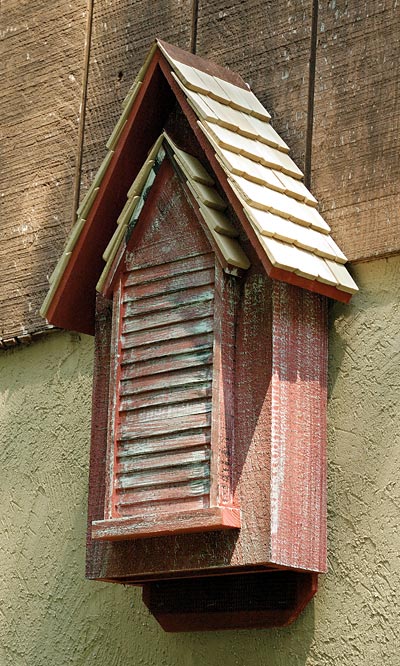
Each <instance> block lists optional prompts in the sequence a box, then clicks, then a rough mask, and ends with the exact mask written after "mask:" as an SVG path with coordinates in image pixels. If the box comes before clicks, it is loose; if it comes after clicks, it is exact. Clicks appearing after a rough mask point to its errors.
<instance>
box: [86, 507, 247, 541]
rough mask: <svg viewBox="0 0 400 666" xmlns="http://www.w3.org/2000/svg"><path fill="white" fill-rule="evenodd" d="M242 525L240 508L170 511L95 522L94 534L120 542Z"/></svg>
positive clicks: (98, 537)
mask: <svg viewBox="0 0 400 666" xmlns="http://www.w3.org/2000/svg"><path fill="white" fill-rule="evenodd" d="M239 527H240V511H239V509H228V508H208V509H197V510H192V511H188V512H185V511H179V512H175V513H171V514H166V515H164V516H163V517H162V520H160V518H159V516H158V514H154V513H153V514H149V516H146V517H142V516H139V517H137V518H124V519H119V520H117V519H116V520H100V521H95V522H94V523H93V526H92V537H93V539H98V540H112V541H120V540H123V539H135V538H142V537H143V536H147V537H152V536H168V535H171V534H180V533H182V532H183V533H184V534H191V533H194V532H208V531H216V530H218V531H220V530H231V529H238V528H239Z"/></svg>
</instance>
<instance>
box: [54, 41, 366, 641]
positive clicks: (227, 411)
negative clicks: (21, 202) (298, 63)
mask: <svg viewBox="0 0 400 666" xmlns="http://www.w3.org/2000/svg"><path fill="white" fill-rule="evenodd" d="M107 149H108V153H107V155H106V158H105V160H104V162H103V164H102V165H101V167H100V169H99V172H98V174H97V176H96V177H95V179H94V182H93V184H92V186H91V188H90V189H89V191H88V192H87V194H86V197H85V199H84V200H83V202H82V204H81V205H80V208H79V209H78V213H77V222H76V225H75V227H74V228H73V230H72V232H71V235H70V238H69V241H68V244H67V247H66V249H65V252H64V254H63V256H62V257H61V259H60V262H59V264H58V266H57V267H56V269H55V271H54V273H53V275H52V277H51V279H50V283H51V284H50V290H49V293H48V296H47V298H46V300H45V303H44V305H43V308H42V313H43V315H44V316H46V317H47V319H48V320H49V321H50V322H51V323H52V324H54V325H57V326H61V327H63V328H68V329H72V330H77V331H81V332H84V333H89V334H92V335H93V334H94V336H95V363H94V382H93V408H92V443H91V455H90V482H89V522H88V536H87V575H88V577H89V578H91V579H96V580H102V581H112V582H120V583H123V584H125V585H142V586H143V599H144V602H145V604H146V605H147V606H148V608H149V609H150V611H151V612H152V613H153V614H154V615H155V617H156V618H157V619H158V621H159V622H160V624H161V625H162V626H163V627H164V628H165V629H166V630H168V631H185V630H186V631H187V630H201V629H221V628H235V627H236V628H240V627H246V628H250V627H268V626H279V625H284V624H288V623H289V622H291V621H292V620H293V619H294V618H295V617H297V615H298V614H299V613H300V611H301V610H302V609H303V608H304V606H305V605H306V604H307V603H308V601H309V600H310V599H311V598H312V596H313V594H314V593H315V591H316V588H317V575H318V573H320V572H323V571H325V570H326V460H325V458H326V390H327V389H326V387H327V376H326V373H327V332H328V330H327V302H328V298H334V299H338V300H341V301H344V302H348V301H349V299H350V298H351V295H352V293H354V292H355V291H356V290H357V287H356V285H355V284H354V282H353V280H352V278H351V276H350V274H349V273H348V271H347V269H346V268H345V265H344V264H345V262H346V257H345V256H344V255H343V253H342V252H341V250H340V249H339V247H338V246H337V245H336V243H335V242H334V240H333V239H332V238H331V236H330V229H329V227H328V225H327V224H326V222H325V221H324V220H323V218H322V217H321V215H320V214H319V213H318V210H317V202H316V200H315V198H314V197H313V195H312V194H311V193H310V192H309V191H308V189H307V188H306V187H305V186H304V184H303V182H302V173H301V171H300V170H299V169H298V167H297V166H296V165H295V163H294V162H293V161H292V159H291V158H290V156H289V154H288V153H289V149H288V146H287V145H286V144H285V142H284V141H283V140H282V139H281V138H280V137H279V135H278V134H277V133H276V132H275V130H274V129H273V128H272V126H271V124H270V116H269V114H268V112H267V111H266V110H265V109H264V107H263V106H262V105H261V104H260V102H259V101H258V100H257V98H256V97H255V96H254V95H253V93H252V92H251V91H250V89H249V88H248V86H247V85H246V84H245V83H244V81H243V80H242V79H241V78H240V77H239V76H238V75H236V74H234V73H233V72H231V71H229V70H227V69H223V68H221V67H219V66H217V65H215V64H213V63H210V62H208V61H205V60H203V59H201V58H198V57H197V56H193V55H192V54H189V53H185V52H184V51H181V50H180V49H177V48H176V47H173V46H171V45H169V44H166V43H165V42H161V41H158V40H157V41H156V42H155V44H154V46H153V48H152V49H151V51H150V53H149V56H148V58H147V60H146V62H145V64H144V66H143V68H142V70H141V71H140V73H139V75H138V78H137V79H136V81H135V83H134V85H133V86H132V89H131V91H130V92H129V94H128V96H127V98H126V100H125V101H124V108H123V112H122V115H121V118H120V120H119V121H118V123H117V125H116V127H115V129H114V131H113V133H112V135H111V137H110V139H109V141H108V143H107Z"/></svg>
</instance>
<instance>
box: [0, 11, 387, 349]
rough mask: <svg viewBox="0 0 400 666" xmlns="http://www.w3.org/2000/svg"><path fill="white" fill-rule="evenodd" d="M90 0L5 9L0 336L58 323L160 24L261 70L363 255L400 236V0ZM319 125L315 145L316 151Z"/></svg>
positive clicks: (324, 198) (10, 339) (190, 42)
mask: <svg viewBox="0 0 400 666" xmlns="http://www.w3.org/2000/svg"><path fill="white" fill-rule="evenodd" d="M82 4H83V3H82ZM82 4H81V3H77V4H76V3H75V4H72V5H71V3H69V2H67V1H66V0H54V2H53V3H51V5H49V4H48V3H43V2H40V1H39V0H30V2H28V1H27V0H9V1H8V3H7V4H6V5H5V7H4V8H3V9H2V27H1V40H2V41H1V43H2V51H3V53H2V62H4V63H5V69H6V80H5V85H3V86H2V89H1V91H0V123H1V127H2V129H3V133H4V134H3V139H2V145H3V155H2V169H1V174H0V206H1V212H2V215H1V221H2V232H3V233H2V241H3V242H2V243H1V245H0V269H1V275H2V278H3V279H2V289H1V292H0V305H1V309H0V311H1V320H0V345H3V346H4V341H6V345H5V346H9V345H10V344H15V343H18V342H19V341H25V340H29V335H30V334H33V333H35V332H38V331H41V330H44V329H45V323H44V322H43V321H42V320H41V318H40V316H39V314H38V311H39V307H40V304H41V302H42V300H43V298H44V295H45V293H46V290H47V279H48V276H49V274H50V272H51V270H52V269H53V267H54V265H55V263H56V260H57V257H58V256H59V255H60V253H61V251H62V247H63V245H64V243H65V239H66V236H67V235H68V232H69V230H70V228H71V225H72V220H73V209H74V205H75V201H76V200H77V199H78V198H82V196H83V195H84V193H85V191H86V189H87V187H88V185H89V183H90V180H91V178H92V177H93V175H94V173H95V171H96V169H97V168H98V166H99V164H100V162H101V160H102V158H103V157H104V154H105V148H104V146H105V143H106V141H107V138H108V136H109V134H110V133H111V130H112V128H113V126H114V124H115V122H116V120H117V118H118V115H119V113H120V104H121V102H122V100H123V98H124V96H125V94H126V92H127V90H128V88H129V86H130V85H131V83H132V81H133V79H134V77H135V75H136V73H137V71H138V69H139V68H140V66H141V64H142V62H143V59H144V57H145V54H146V52H147V50H148V48H149V45H150V43H151V41H152V40H153V38H154V37H155V36H159V37H161V38H163V39H165V40H166V41H169V42H171V43H175V44H177V45H178V46H181V47H183V48H185V49H188V50H189V49H190V48H192V49H193V50H195V51H196V52H197V53H198V54H199V55H201V56H204V57H207V58H210V59H214V60H215V61H216V62H218V63H219V64H222V65H226V66H229V67H231V68H232V69H234V70H236V71H238V72H239V73H240V74H241V75H242V76H243V77H244V78H245V80H247V81H248V82H249V83H250V85H251V86H252V88H253V89H254V91H255V92H256V94H257V95H258V96H259V98H260V99H261V101H262V102H263V103H264V104H265V105H266V107H267V109H268V110H269V111H270V113H271V114H272V119H273V124H274V126H275V128H276V129H277V130H278V132H279V133H280V134H281V135H282V136H283V138H284V139H285V140H286V141H287V142H288V143H289V145H290V147H291V150H292V154H293V156H294V159H295V160H296V161H297V163H298V164H299V166H300V167H301V168H303V169H304V168H306V170H307V171H308V172H309V174H310V176H311V188H312V190H313V191H314V193H315V194H316V196H317V197H318V198H319V200H320V203H321V210H322V212H323V214H324V215H325V216H326V218H327V220H328V222H329V223H330V224H331V226H332V228H333V233H334V237H335V239H336V240H337V241H338V242H339V244H340V245H341V247H342V248H343V250H344V251H345V252H346V254H347V255H348V256H349V258H350V259H352V260H364V259H368V258H372V257H377V256H385V255H388V254H391V253H395V252H398V251H399V250H400V216H399V215H398V214H397V209H398V205H399V189H400V188H399V185H398V183H399V170H400V167H399V160H398V158H397V155H398V152H399V141H400V139H399V136H400V133H399V115H400V114H399V105H398V102H397V99H398V98H399V94H398V88H399V78H400V77H399V65H398V58H397V57H396V56H397V50H398V34H399V30H400V10H399V8H397V7H396V6H395V5H396V3H390V4H389V3H384V2H382V0H370V1H369V2H368V3H359V2H357V0H330V1H329V2H324V3H319V7H318V2H317V0H296V2H287V1H286V0H247V2H242V3H238V2H233V0H214V1H213V2H209V0H178V1H177V2H173V3H166V2H164V1H163V0H157V1H155V2H151V3H149V2H146V0H135V1H134V2H132V1H128V0H121V1H117V0H107V2H101V3H100V2H98V3H97V2H93V0H88V4H87V8H85V6H82ZM78 5H79V6H78ZM88 16H89V18H90V17H91V19H92V20H91V21H90V20H88ZM313 16H314V19H316V23H315V25H316V28H317V30H316V38H317V39H316V42H315V50H316V58H313V56H312V53H313V51H312V48H311V44H312V41H311V32H312V22H313ZM87 47H90V50H89V49H88V48H87ZM310 57H311V61H312V67H311V72H313V71H315V93H314V94H313V95H312V96H311V99H309V83H310V77H309V60H310ZM86 80H87V86H86ZM85 95H86V98H85ZM82 99H86V103H85V104H84V106H83V107H82V108H81V101H82ZM310 110H312V111H313V114H314V125H313V133H312V134H310V127H309V126H308V122H307V121H308V119H310V117H311V116H310V115H309V112H310ZM307 133H308V138H309V139H310V138H312V144H311V146H312V159H311V162H309V163H307V164H305V154H306V145H307ZM81 159H82V164H81V168H80V163H81ZM77 167H78V169H77ZM79 183H80V187H77V186H79Z"/></svg>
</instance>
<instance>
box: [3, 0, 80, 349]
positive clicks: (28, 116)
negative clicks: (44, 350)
mask: <svg viewBox="0 0 400 666" xmlns="http://www.w3.org/2000/svg"><path fill="white" fill-rule="evenodd" d="M85 26H86V12H85V3H79V4H75V5H74V4H71V3H68V2H65V1H64V0H56V1H55V2H52V3H50V4H48V3H43V2H40V1H39V0H33V1H30V2H27V1H26V0H25V1H24V2H20V1H19V0H18V1H16V0H10V1H9V2H7V3H6V4H4V3H3V5H2V9H1V49H2V55H1V62H2V65H3V76H2V86H1V91H0V125H1V133H2V139H1V142H2V157H1V161H2V168H1V172H0V192H1V197H0V209H1V220H2V222H1V225H2V243H1V246H0V267H1V274H2V290H1V295H0V310H1V319H0V338H9V337H12V336H23V335H24V334H27V333H32V332H35V331H39V330H43V329H44V328H46V324H45V322H44V321H43V319H42V318H41V317H40V315H39V308H40V306H41V304H42V301H43V299H44V297H45V294H46V291H47V288H48V276H49V275H50V273H51V271H52V269H53V268H54V265H55V263H56V261H57V260H58V258H59V256H60V255H61V252H62V249H63V246H64V244H65V241H66V237H67V234H68V232H69V230H70V228H71V225H72V221H73V179H74V174H75V163H76V156H77V150H78V146H77V135H78V125H79V119H80V102H81V95H82V76H83V49H84V40H85Z"/></svg>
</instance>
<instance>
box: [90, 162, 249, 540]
mask: <svg viewBox="0 0 400 666" xmlns="http://www.w3.org/2000/svg"><path fill="white" fill-rule="evenodd" d="M207 235H208V234H207ZM210 250H211V247H210V243H209V240H208V238H207V237H206V235H205V233H204V232H203V228H202V224H201V223H200V222H199V219H198V217H197V215H195V213H194V211H193V209H192V207H191V205H190V203H189V201H188V199H187V197H186V195H185V193H184V190H183V189H182V186H181V183H180V180H179V178H178V177H177V174H176V173H175V171H174V169H173V168H172V165H171V163H170V162H169V159H168V158H167V159H166V160H165V162H164V163H163V164H162V166H161V168H160V170H159V172H158V174H157V176H156V181H155V183H154V186H153V188H152V190H151V192H150V195H149V197H148V199H147V200H146V202H145V205H144V208H143V211H142V214H141V216H140V218H139V221H138V223H137V226H136V227H135V228H134V230H133V232H132V235H131V238H130V240H129V241H128V243H127V246H126V251H125V255H124V256H123V258H122V261H121V262H120V264H119V266H118V267H117V268H116V272H115V275H114V278H113V281H112V284H114V285H115V287H114V308H113V324H112V328H113V340H112V343H111V370H110V382H111V386H112V387H113V390H112V392H111V394H110V401H109V402H110V406H109V423H108V448H107V451H108V452H107V470H108V472H107V483H106V497H105V511H104V520H102V521H96V522H95V523H94V524H93V530H92V538H93V539H109V540H117V539H126V538H140V536H142V537H143V536H147V537H148V536H154V535H161V534H162V535H168V534H179V533H181V532H187V533H191V532H197V531H209V530H223V529H228V528H238V526H239V525H240V511H239V509H238V507H237V506H236V507H235V508H234V507H232V475H231V466H232V461H231V459H232V451H231V449H232V443H233V383H234V376H233V370H234V341H235V340H234V337H235V297H234V293H235V287H234V285H235V280H234V279H233V278H227V277H225V276H224V274H223V272H222V268H221V266H220V265H219V263H218V262H217V263H216V265H215V268H214V264H215V255H214V253H213V252H210ZM215 271H216V276H217V280H216V282H215V279H214V273H215ZM192 285H194V286H192ZM236 301H237V299H236ZM154 346H155V348H154ZM155 349H156V350H157V352H158V353H155ZM160 396H162V399H161V398H160ZM200 436H201V440H202V442H201V443H199V438H200ZM178 443H179V447H178V448H174V446H175V445H177V444H178ZM143 446H144V451H143Z"/></svg>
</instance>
